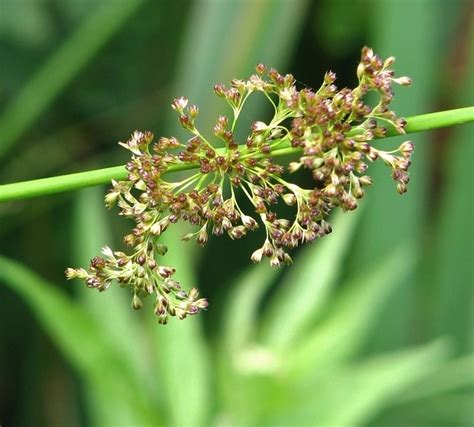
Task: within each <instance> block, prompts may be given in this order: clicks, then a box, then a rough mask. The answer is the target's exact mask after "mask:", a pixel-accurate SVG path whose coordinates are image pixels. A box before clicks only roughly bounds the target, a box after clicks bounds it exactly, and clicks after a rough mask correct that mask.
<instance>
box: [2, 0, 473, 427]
mask: <svg viewBox="0 0 474 427" xmlns="http://www.w3.org/2000/svg"><path fill="white" fill-rule="evenodd" d="M473 22H474V7H473V3H472V1H470V0H450V1H445V0H313V1H309V0H308V1H304V0H248V1H247V0H245V1H244V0H241V1H237V0H194V1H190V0H189V1H185V0H180V1H172V0H159V1H151V0H148V1H147V0H102V1H93V0H0V58H1V67H0V82H1V83H0V182H1V183H2V184H3V183H9V182H15V181H22V180H28V179H34V178H40V177H46V176H53V175H58V174H62V173H69V172H76V171H83V170H89V169H93V168H101V167H107V166H114V165H118V164H123V163H124V162H125V161H126V160H127V153H126V152H125V150H122V149H121V148H119V147H118V146H117V144H116V142H117V141H119V140H125V139H127V138H128V135H129V134H130V133H131V132H132V131H133V130H134V129H142V130H146V129H149V130H152V131H153V132H154V133H155V134H156V135H159V136H160V135H172V134H174V133H175V132H176V131H177V127H176V124H175V121H174V119H175V117H174V115H173V114H172V111H171V108H170V107H169V104H170V101H171V100H172V99H173V98H174V97H176V96H180V95H185V96H187V97H189V98H190V100H191V102H193V103H196V104H198V105H199V106H200V108H201V112H202V113H201V116H200V123H201V127H203V128H205V127H206V123H209V126H208V128H210V126H211V124H212V123H213V122H212V121H211V120H213V119H214V118H215V117H216V116H217V115H218V114H219V112H220V111H222V109H224V108H225V106H224V103H223V102H222V101H221V100H219V99H218V98H216V97H215V96H213V95H212V91H211V88H212V86H213V84H214V83H216V82H227V81H229V80H230V79H231V78H233V77H239V78H246V77H247V76H249V75H250V74H251V73H252V72H253V67H254V66H255V64H256V63H258V62H264V63H266V64H267V65H269V66H275V67H277V68H278V69H279V70H280V71H281V72H291V73H293V74H294V75H295V76H296V78H297V79H298V80H299V82H300V83H301V84H303V85H308V86H311V87H316V88H317V87H319V85H320V82H321V80H322V76H323V74H324V72H325V71H326V70H328V69H332V70H333V71H335V72H336V73H337V75H338V83H339V85H340V86H341V87H342V86H344V85H352V84H353V83H354V82H355V67H356V65H357V62H358V58H359V54H360V49H361V47H362V46H363V45H369V46H371V47H373V48H374V49H375V50H376V52H378V53H379V54H381V55H382V56H384V57H386V56H389V55H395V56H396V57H397V63H396V64H395V69H396V71H397V74H398V75H409V76H411V77H412V78H413V80H414V84H413V86H412V87H411V88H409V89H401V90H398V91H397V96H396V99H395V102H394V108H395V110H396V111H397V112H398V113H399V114H400V115H403V116H410V115H415V114H421V113H426V112H431V111H436V110H441V109H449V108H455V107H462V106H468V105H472V104H473V100H474V85H473V83H472V82H473V75H472V70H473V69H474V25H473ZM266 114H267V111H266V110H265V109H262V106H261V105H260V104H258V103H255V104H252V105H251V108H250V109H249V110H246V115H247V116H246V117H247V119H248V120H249V121H250V120H256V119H258V118H262V117H263V118H264V117H265V115H266ZM473 131H474V129H473V125H464V126H462V127H458V128H452V129H445V130H442V131H436V132H427V133H423V134H418V135H413V136H410V139H413V140H414V142H415V144H416V151H415V157H414V164H413V166H412V175H411V176H412V181H411V183H410V188H409V192H408V194H407V195H405V196H403V197H400V196H399V195H398V194H397V193H396V191H395V185H394V184H393V182H391V178H390V174H389V171H388V170H386V168H384V167H381V168H378V167H377V165H375V166H374V167H372V170H371V174H372V175H373V176H374V181H375V185H374V187H373V188H371V189H370V190H369V191H368V195H367V196H366V198H365V199H364V201H363V202H362V203H361V208H360V209H359V210H358V212H357V213H351V214H347V215H336V216H335V217H334V218H333V221H334V223H333V225H334V230H335V232H334V233H333V234H332V235H331V236H329V237H326V238H324V239H322V240H321V241H320V242H318V243H316V244H314V245H311V246H308V247H305V248H302V249H300V250H298V251H297V252H296V253H295V256H294V260H295V264H294V265H293V266H292V267H289V268H284V269H281V270H277V271H274V270H271V269H270V267H268V266H266V265H250V262H249V259H248V258H249V256H250V254H251V252H252V250H253V248H255V247H256V244H257V242H258V241H259V240H260V237H261V236H248V237H247V238H245V239H244V240H242V241H240V242H239V243H235V242H232V241H230V240H229V239H228V238H225V237H223V238H220V239H218V238H215V239H212V240H211V242H210V243H209V244H208V246H207V247H206V249H204V250H202V249H196V247H195V245H194V244H192V243H183V242H180V241H179V234H176V233H177V232H176V233H175V234H173V235H171V233H172V232H171V231H170V234H169V235H168V236H167V239H168V243H169V245H170V251H169V256H168V255H167V257H168V262H169V263H170V264H172V265H175V266H176V267H177V268H178V273H177V276H178V279H180V280H182V282H183V283H185V284H188V285H189V286H192V285H196V284H197V285H198V286H199V288H200V290H201V292H202V294H203V295H205V296H207V297H208V299H209V301H210V304H211V305H210V308H209V310H208V311H207V312H204V313H201V314H200V315H199V316H196V317H192V318H189V319H187V320H186V321H178V320H176V319H172V321H171V323H170V324H169V325H167V326H166V327H163V326H160V325H158V324H157V321H156V318H155V317H154V316H153V314H152V309H151V306H149V305H148V304H146V307H145V309H144V310H142V312H133V311H132V310H131V308H130V295H128V293H127V292H126V291H125V290H122V289H115V288H114V289H110V290H109V291H107V292H105V293H103V294H99V293H96V292H93V291H90V290H87V289H85V287H84V286H83V285H82V283H79V282H76V281H74V282H66V280H65V278H64V275H63V271H64V269H65V268H66V267H68V266H80V265H85V264H86V263H87V262H88V260H89V259H90V258H91V257H92V256H94V255H95V254H97V253H98V252H99V250H100V248H101V247H102V246H103V245H104V244H109V245H111V246H112V247H119V246H120V241H121V236H122V235H123V234H124V233H125V232H126V230H127V227H128V226H129V224H128V223H127V222H126V221H125V220H123V219H121V218H118V217H117V215H116V212H107V211H106V210H105V208H104V207H103V194H104V192H105V191H106V187H103V188H100V187H97V188H90V189H85V190H81V191H76V192H72V193H68V194H60V195H55V196H49V197H43V198H39V199H32V200H25V201H18V202H11V203H4V204H1V205H0V316H1V323H0V325H1V326H0V425H2V426H32V425H34V426H39V425H45V426H83V425H87V426H112V425H114V426H115V425H123V426H158V425H162V426H190V427H191V426H216V427H227V426H229V427H231V426H278V425H281V426H336V427H338V426H355V425H368V426H408V425H410V426H470V425H474V411H473V408H474V400H473V389H474V357H473V353H472V352H473V344H474V342H473V337H474V335H473V313H474V310H473V301H474V298H473V283H474V277H473V276H474V274H473V267H472V259H473V244H472V242H473V237H474V233H473V227H472V217H473V203H472V202H473V200H472V172H471V171H472V168H471V161H472V159H473V158H474V145H473V141H472V140H473V137H472V135H473ZM399 142H400V141H397V140H396V139H393V138H392V139H387V140H384V141H379V143H378V144H380V145H381V146H393V147H396V146H397V144H398V143H399ZM378 166H380V165H378ZM147 302H148V301H147ZM148 303H149V302H148Z"/></svg>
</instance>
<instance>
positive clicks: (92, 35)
mask: <svg viewBox="0 0 474 427" xmlns="http://www.w3.org/2000/svg"><path fill="white" fill-rule="evenodd" d="M142 3H143V0H129V1H123V2H114V4H113V5H112V4H111V2H104V3H102V4H100V2H99V7H97V8H96V9H95V10H93V11H92V12H91V13H90V15H89V16H88V17H87V18H86V19H85V20H84V21H83V22H82V23H81V24H80V26H79V27H78V28H77V30H76V31H75V32H73V33H72V34H71V36H70V37H69V38H68V39H66V41H65V42H64V43H63V44H62V45H61V46H60V47H59V49H58V50H57V51H56V52H55V53H54V54H53V55H52V56H51V58H50V59H49V60H48V61H47V62H46V63H45V64H44V65H43V66H42V67H41V68H40V69H39V70H38V72H37V73H36V74H35V75H34V76H33V78H32V79H31V80H30V81H29V82H28V83H27V84H26V85H25V86H23V88H22V90H21V91H20V92H19V94H18V95H17V96H16V97H15V98H14V99H13V101H12V103H11V104H10V105H9V106H8V107H7V109H6V110H5V112H4V113H3V114H2V116H1V117H0V157H2V156H4V155H5V154H6V153H7V152H8V150H10V149H11V148H12V147H13V145H14V143H15V141H16V140H17V139H18V138H19V137H20V136H21V135H22V134H23V133H24V132H25V131H26V130H27V129H28V128H29V127H30V126H31V125H32V124H33V123H34V122H35V120H37V119H38V117H39V116H40V114H41V113H42V112H43V111H44V110H45V108H46V107H47V106H48V105H49V104H51V102H52V101H53V100H54V99H55V98H56V97H57V96H58V95H59V94H60V93H61V90H63V89H64V87H65V86H66V85H67V84H69V83H70V82H71V81H72V80H73V79H74V77H76V76H77V74H78V73H79V72H80V71H81V70H82V69H83V68H84V67H85V66H86V65H87V63H88V62H89V61H90V60H91V59H92V58H93V57H94V56H95V55H96V54H97V52H98V51H99V50H100V49H101V48H102V47H103V46H104V45H105V44H106V43H107V42H108V41H109V40H110V39H111V37H112V36H113V35H115V34H116V32H117V31H118V30H119V29H120V27H121V26H122V25H123V24H125V22H126V21H127V20H128V19H129V18H130V16H131V15H132V13H134V12H135V11H136V9H137V8H138V6H140V5H141V4H142Z"/></svg>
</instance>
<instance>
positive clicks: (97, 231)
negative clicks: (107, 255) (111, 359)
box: [72, 187, 156, 425]
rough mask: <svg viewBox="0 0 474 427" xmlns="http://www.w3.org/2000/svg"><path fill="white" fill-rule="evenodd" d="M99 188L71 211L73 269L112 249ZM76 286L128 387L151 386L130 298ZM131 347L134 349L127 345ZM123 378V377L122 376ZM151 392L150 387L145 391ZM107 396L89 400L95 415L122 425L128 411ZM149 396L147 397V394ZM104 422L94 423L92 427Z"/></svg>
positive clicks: (123, 293) (81, 197) (121, 292)
mask: <svg viewBox="0 0 474 427" xmlns="http://www.w3.org/2000/svg"><path fill="white" fill-rule="evenodd" d="M103 193H104V191H103V189H102V187H96V188H90V189H86V190H83V191H80V192H79V193H78V195H77V196H76V198H75V208H76V209H75V211H74V221H73V224H72V225H73V227H72V229H73V239H72V250H73V255H74V256H73V258H74V265H75V266H86V265H88V262H89V260H90V259H91V258H92V257H93V256H94V255H97V254H98V253H99V251H100V249H101V248H102V247H103V246H104V245H105V244H107V245H109V246H110V247H115V245H114V244H113V242H112V241H111V235H110V229H109V224H108V222H107V218H106V216H107V215H112V213H107V210H106V209H105V207H104V202H103ZM77 285H78V286H79V293H80V300H81V301H82V303H83V306H84V308H85V309H86V310H87V311H89V313H90V316H91V318H92V319H93V320H94V323H95V324H96V325H100V326H98V327H100V329H101V331H102V333H104V334H105V335H107V337H108V339H109V342H110V345H111V347H112V348H113V352H114V354H115V355H116V357H117V358H120V359H121V361H122V363H123V364H124V365H127V367H128V369H127V372H129V373H130V374H131V375H132V374H133V378H126V379H127V380H128V381H130V382H131V383H136V384H141V385H142V386H143V388H144V389H146V387H147V386H151V385H156V384H155V383H154V382H153V383H152V381H151V380H152V376H151V375H150V368H149V366H148V364H147V357H146V356H147V354H146V348H144V346H141V345H140V343H142V342H145V337H144V336H143V332H142V331H143V328H140V325H139V322H138V319H139V315H138V313H136V312H134V311H133V310H132V309H131V307H130V294H129V292H127V290H125V289H120V288H119V287H118V286H111V287H110V289H109V290H108V291H107V292H106V293H105V294H103V295H98V293H97V292H93V291H92V290H91V289H88V288H87V287H85V286H84V285H83V284H82V283H78V284H77ZM130 343H134V345H130ZM122 375H125V374H122ZM149 389H150V390H152V387H149ZM111 393H113V392H109V394H108V395H104V394H100V393H96V397H95V398H94V399H90V402H91V404H92V406H93V407H94V408H95V410H96V413H97V415H99V414H103V413H104V412H106V413H107V420H108V421H107V423H108V424H119V423H121V422H122V419H123V416H122V412H123V411H124V410H125V411H127V410H129V408H128V407H125V406H124V405H123V403H122V402H120V400H119V399H116V396H115V393H113V394H111ZM150 394H151V393H150ZM103 423H104V422H100V421H97V422H96V423H95V424H96V425H103Z"/></svg>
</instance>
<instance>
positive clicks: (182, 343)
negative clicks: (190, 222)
mask: <svg viewBox="0 0 474 427" xmlns="http://www.w3.org/2000/svg"><path fill="white" fill-rule="evenodd" d="M183 234H185V233H184V231H183V229H182V228H181V227H180V226H179V224H176V225H175V226H174V227H170V228H169V229H168V230H167V232H166V233H165V234H164V235H163V238H162V243H163V244H165V245H167V246H168V248H169V251H168V253H167V254H166V255H165V256H164V257H163V258H160V262H162V263H164V265H172V266H173V267H175V268H176V279H177V280H179V281H180V282H181V284H182V285H183V287H185V288H188V289H189V288H190V287H192V286H196V281H195V275H194V269H195V267H194V262H193V261H194V258H195V257H194V249H195V246H194V245H192V242H181V241H180V237H181V236H182V235H183ZM205 315H206V313H205V312H201V313H200V314H198V315H196V316H191V317H190V318H187V319H185V320H178V319H176V318H171V319H170V321H169V323H168V324H167V325H166V326H162V325H159V324H158V321H157V319H155V318H152V317H150V319H151V320H150V325H149V328H150V336H151V340H152V341H151V342H152V343H153V345H154V350H155V353H156V361H155V363H156V365H155V366H156V369H157V371H158V374H159V379H160V383H159V390H158V391H159V393H160V394H161V395H162V397H163V398H164V399H166V403H167V405H166V406H167V408H168V410H169V411H170V414H169V418H170V420H169V422H168V424H167V425H170V426H184V425H185V426H189V427H192V426H203V425H206V424H207V422H206V420H207V418H208V416H209V414H208V411H209V409H210V408H211V404H210V400H211V383H210V379H211V361H210V355H209V350H208V348H207V346H206V341H205V338H204V336H203V331H202V324H201V317H202V316H205Z"/></svg>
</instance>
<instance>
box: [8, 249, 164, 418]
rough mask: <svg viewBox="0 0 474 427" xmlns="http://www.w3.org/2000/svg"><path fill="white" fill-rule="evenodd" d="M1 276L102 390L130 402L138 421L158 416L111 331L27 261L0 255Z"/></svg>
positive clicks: (61, 347)
mask: <svg viewBox="0 0 474 427" xmlns="http://www.w3.org/2000/svg"><path fill="white" fill-rule="evenodd" d="M0 280H2V281H3V282H4V283H5V284H6V285H8V286H9V287H10V288H11V289H12V290H13V291H15V292H16V293H18V294H19V295H20V296H21V297H22V299H23V300H24V301H25V302H26V303H27V304H28V305H29V306H30V308H31V309H32V311H33V312H34V313H35V315H36V316H37V318H38V320H39V322H40V323H41V324H42V326H43V328H44V330H45V331H46V332H47V333H48V335H49V336H50V337H51V339H52V340H53V342H54V343H55V344H56V345H57V346H58V348H59V349H60V350H61V351H62V352H63V354H64V355H65V357H66V358H67V359H68V360H69V361H70V363H71V364H72V365H73V366H74V367H75V368H76V369H77V370H78V371H79V372H80V373H81V375H83V376H84V378H86V379H87V380H88V381H90V382H91V383H94V384H95V386H96V387H97V389H98V390H100V392H101V393H105V394H106V395H113V396H115V397H116V398H117V400H118V401H117V404H119V403H121V404H122V405H123V406H124V408H130V410H131V412H130V413H129V414H130V415H131V414H133V417H131V418H134V419H133V420H132V419H129V420H128V421H129V422H131V421H133V422H135V423H139V422H142V423H151V422H156V416H155V415H153V414H152V413H151V406H150V404H149V402H148V401H147V397H146V395H145V396H144V395H143V393H142V390H141V388H140V386H139V384H136V383H131V382H130V381H128V379H129V378H133V376H132V374H131V373H130V371H129V367H128V366H127V365H126V364H125V365H124V363H123V360H122V359H121V358H120V357H117V355H116V354H115V351H114V349H113V346H111V344H110V340H109V337H108V336H107V335H106V334H105V333H104V332H103V330H101V329H100V328H98V327H97V324H96V323H95V322H94V320H93V319H92V318H91V317H90V315H89V314H88V313H87V312H86V311H85V310H83V309H81V308H80V307H79V306H77V305H75V304H73V303H72V301H70V300H69V299H68V298H67V297H66V296H65V295H63V294H62V293H61V292H60V291H58V290H56V289H55V287H54V286H53V285H51V284H50V283H48V282H47V281H45V280H43V279H42V278H40V277H39V276H37V275H36V274H35V273H33V272H31V271H29V270H28V269H27V268H26V267H24V266H23V265H21V264H19V263H17V262H15V261H12V260H10V259H8V258H5V257H3V256H0Z"/></svg>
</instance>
